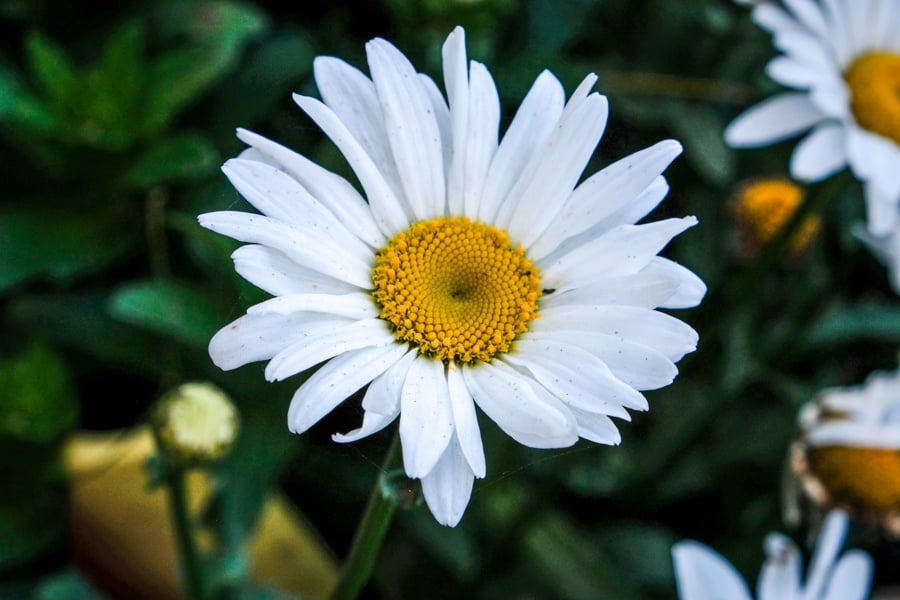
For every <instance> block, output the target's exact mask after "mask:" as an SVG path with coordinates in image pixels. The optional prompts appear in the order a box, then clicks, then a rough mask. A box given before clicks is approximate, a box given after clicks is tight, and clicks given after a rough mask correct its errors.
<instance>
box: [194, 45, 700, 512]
mask: <svg viewBox="0 0 900 600" xmlns="http://www.w3.org/2000/svg"><path fill="white" fill-rule="evenodd" d="M366 54H367V58H368V63H369V69H370V72H371V78H370V77H368V76H366V75H365V74H363V73H362V72H360V71H358V70H357V69H355V68H354V67H352V66H350V65H348V64H347V63H345V62H343V61H341V60H338V59H336V58H331V57H320V58H318V59H316V61H315V65H314V70H315V77H316V83H317V84H318V87H319V91H320V93H321V94H322V98H323V100H324V101H319V100H317V99H315V98H311V97H306V96H299V95H295V96H294V99H295V101H296V102H297V104H299V105H300V107H301V108H302V109H303V110H304V111H306V113H307V114H308V115H309V116H310V117H311V118H312V119H313V120H314V121H315V122H316V123H317V124H318V125H319V126H320V127H321V128H322V130H323V131H324V132H325V133H326V134H327V135H328V136H329V137H330V138H331V140H332V141H333V142H334V143H335V144H336V145H337V147H338V148H339V149H340V151H341V152H342V153H343V155H344V157H345V158H346V159H347V161H348V163H349V164H350V167H351V168H352V169H353V171H354V173H355V175H356V177H357V179H358V180H359V183H360V185H361V186H362V189H363V194H362V195H361V194H360V193H359V192H357V190H356V189H355V188H354V187H353V186H352V185H351V184H350V183H348V182H347V181H346V180H344V179H343V178H341V177H339V176H338V175H335V174H334V173H331V172H328V171H326V170H324V169H322V168H321V167H319V166H317V165H315V164H314V163H312V162H311V161H309V160H308V159H306V158H304V157H303V156H301V155H299V154H296V153H294V152H292V151H290V150H288V149H287V148H284V147H283V146H280V145H278V144H276V143H275V142H272V141H270V140H268V139H266V138H264V137H261V136H259V135H256V134H254V133H250V132H249V131H244V130H239V132H238V137H239V138H240V139H241V140H243V141H244V142H246V143H247V144H249V145H250V146H251V148H250V149H248V150H247V151H245V152H244V154H242V155H241V157H240V158H238V159H234V160H230V161H228V162H227V163H226V164H225V166H224V168H223V170H224V172H225V174H226V175H227V176H228V178H229V179H230V180H231V182H232V183H233V184H234V186H235V187H236V188H237V189H238V191H239V192H240V193H241V194H243V196H244V197H245V198H246V199H247V200H248V201H249V202H250V203H251V204H253V205H254V206H255V207H256V208H257V209H259V210H260V212H262V213H263V215H258V214H248V213H242V212H217V213H211V214H206V215H202V216H201V217H200V223H201V224H202V225H203V226H205V227H208V228H209V229H212V230H213V231H217V232H219V233H222V234H224V235H228V236H230V237H233V238H236V239H238V240H240V241H242V242H247V243H248V245H246V246H243V247H241V248H239V249H238V250H237V251H236V252H235V253H234V260H235V267H236V269H237V271H238V272H239V273H240V274H241V275H242V276H244V277H245V278H246V279H248V280H249V281H250V282H252V283H254V284H256V285H257V286H259V287H261V288H262V289H264V290H266V291H267V292H269V293H271V294H272V295H274V296H275V298H273V299H271V300H268V301H266V302H263V303H261V304H258V305H256V306H253V307H251V308H250V309H249V310H248V311H247V315H246V316H243V317H241V318H239V319H238V320H236V321H235V322H233V323H232V324H230V325H228V326H227V327H225V328H224V329H222V330H221V331H220V332H219V333H217V334H216V336H215V337H214V338H213V339H212V341H211V342H210V347H209V352H210V355H211V357H212V358H213V361H214V362H215V363H216V364H217V365H218V366H219V367H221V368H223V369H234V368H236V367H239V366H241V365H244V364H246V363H249V362H253V361H259V360H268V361H269V363H268V365H267V367H266V370H265V375H266V378H267V379H269V380H272V381H275V380H281V379H285V378H288V377H291V376H293V375H296V374H299V373H301V372H303V371H306V370H308V369H311V368H313V367H316V366H317V365H318V366H319V368H318V370H317V371H316V372H315V373H314V374H313V375H312V376H310V377H309V379H307V380H306V381H305V382H304V383H303V385H301V386H300V388H299V389H298V390H297V392H296V393H295V395H294V397H293V400H292V401H291V406H290V409H289V410H288V426H289V428H290V429H291V431H294V432H296V433H302V432H304V431H306V430H307V429H309V428H310V427H311V426H312V425H313V424H315V423H316V422H317V421H319V420H320V419H321V418H322V417H323V416H324V415H326V414H327V413H329V412H330V411H331V410H332V409H334V408H335V407H336V406H337V405H338V404H340V403H341V402H343V401H344V400H345V399H346V398H347V397H348V396H350V395H351V394H353V393H354V392H356V391H357V390H360V389H362V388H364V387H365V386H367V385H368V388H367V389H366V391H365V395H364V397H363V400H362V408H363V410H364V414H363V418H362V425H361V426H360V428H359V429H356V430H354V431H351V432H350V433H347V434H338V435H335V436H334V439H335V440H336V441H339V442H349V441H353V440H358V439H360V438H362V437H365V436H367V435H369V434H372V433H374V432H376V431H379V430H381V429H382V428H384V427H386V426H387V425H389V424H390V423H392V422H393V421H394V420H395V419H397V417H399V418H400V426H399V431H400V440H401V446H402V451H403V463H404V466H405V470H406V473H407V474H408V475H409V477H412V478H418V479H421V482H422V490H423V494H424V497H425V501H426V503H427V504H428V506H429V508H430V509H431V511H432V513H433V514H434V516H435V517H436V518H437V520H438V521H440V522H441V523H443V524H446V525H455V524H456V523H457V522H458V521H459V519H460V518H461V516H462V514H463V511H464V510H465V508H466V505H467V504H468V501H469V497H470V495H471V490H472V484H473V480H474V478H475V477H484V475H485V473H486V465H485V457H484V451H483V448H482V441H481V434H480V432H479V424H478V419H477V418H476V410H475V407H476V406H478V407H479V408H480V409H481V410H482V411H483V412H484V413H485V414H486V415H487V416H488V417H489V418H490V419H491V420H493V421H494V422H495V423H496V424H497V425H498V426H499V427H500V428H501V429H502V430H503V431H505V432H506V433H507V434H508V435H510V436H511V437H512V438H513V439H515V440H516V441H518V442H520V443H522V444H524V445H526V446H531V447H535V448H557V447H564V446H569V445H572V444H574V443H575V441H576V440H577V439H578V438H579V437H583V438H586V439H588V440H592V441H594V442H598V443H602V444H617V443H619V441H620V436H619V433H618V431H617V429H616V426H615V425H614V424H613V422H612V420H611V419H610V417H617V418H621V419H626V420H627V419H629V414H628V409H633V410H646V409H647V407H648V405H647V400H646V399H645V398H644V396H643V394H641V391H643V390H652V389H657V388H660V387H663V386H665V385H668V384H669V383H671V382H672V380H673V379H674V377H675V375H676V373H677V369H676V367H675V362H677V361H678V360H680V359H681V357H682V356H684V354H685V353H687V352H691V351H693V350H694V348H695V346H696V343H697V334H696V332H694V330H693V329H691V328H690V327H688V326H687V325H685V324H684V323H682V322H681V321H679V320H677V319H675V318H673V317H671V316H669V315H667V314H665V313H662V312H658V311H657V310H655V309H656V308H658V307H664V308H683V307H690V306H695V305H696V304H698V303H699V301H700V299H701V298H702V296H703V295H704V293H705V286H704V284H703V282H702V281H700V279H698V278H697V276H696V275H694V274H693V273H691V272H690V271H689V270H687V269H686V268H684V267H682V266H680V265H678V264H676V263H674V262H672V261H670V260H667V259H664V258H660V257H658V256H657V253H658V252H659V251H660V250H661V249H662V248H663V247H664V246H665V245H666V244H668V242H669V241H670V240H671V239H672V238H673V237H675V236H676V235H678V234H679V233H681V232H682V231H684V230H685V229H687V228H689V227H691V226H693V225H694V224H695V223H696V219H695V218H693V217H686V218H672V219H666V220H663V221H657V222H653V223H649V224H645V225H634V223H635V222H636V221H638V220H640V219H641V218H643V217H644V215H646V214H647V213H648V212H650V211H651V210H653V208H654V207H655V206H656V205H657V204H658V203H659V202H660V201H661V200H662V198H663V197H664V196H665V195H666V193H667V191H668V185H667V184H666V181H665V179H664V178H663V177H662V175H661V173H662V171H663V170H664V169H665V168H666V167H667V166H668V164H669V163H670V162H671V161H672V160H673V159H674V158H675V157H676V156H677V155H678V154H679V153H680V152H681V146H680V145H679V144H678V143H677V142H675V141H671V140H670V141H664V142H660V143H658V144H656V145H655V146H652V147H651V148H648V149H646V150H643V151H640V152H638V153H636V154H633V155H631V156H629V157H627V158H624V159H622V160H620V161H618V162H616V163H614V164H612V165H610V166H609V167H607V168H606V169H604V170H602V171H600V172H599V173H597V174H595V175H593V176H591V177H589V178H587V179H586V180H584V181H582V182H581V183H579V179H580V178H581V174H582V171H583V169H584V167H585V166H586V165H587V162H588V160H589V159H590V157H591V155H592V154H593V151H594V148H595V147H596V145H597V143H598V142H599V140H600V137H601V135H602V133H603V129H604V127H605V125H606V118H607V101H606V98H605V97H603V96H601V95H599V94H597V93H596V92H591V88H592V86H593V84H594V82H595V81H596V77H595V76H594V75H590V76H588V77H587V78H586V79H585V80H584V81H583V82H582V83H581V85H579V86H578V88H577V89H576V90H575V92H574V93H573V94H572V95H571V96H570V98H569V100H568V102H566V101H565V98H564V94H563V88H562V85H561V84H560V83H559V81H558V80H557V79H556V78H555V77H554V76H553V75H551V74H550V73H549V72H546V71H545V72H543V73H541V75H540V76H539V77H538V78H537V80H536V81H535V82H534V85H533V86H532V87H531V90H530V91H529V92H528V95H527V96H526V97H525V99H524V101H523V103H522V105H521V107H520V108H519V110H518V112H517V113H516V114H515V116H514V118H513V119H512V122H511V123H510V126H509V128H508V129H507V131H506V134H505V135H504V136H503V137H502V139H500V138H498V128H499V123H500V102H499V98H498V94H497V90H496V88H495V86H494V81H493V79H492V78H491V76H490V74H489V73H488V71H487V69H486V68H485V67H484V65H482V64H480V63H478V62H474V61H472V62H471V63H469V62H468V61H467V59H466V51H465V38H464V32H463V30H462V29H460V28H457V29H456V30H454V31H453V33H451V34H450V36H449V37H448V38H447V41H446V43H445V44H444V46H443V63H444V64H443V66H444V84H445V87H446V90H447V99H446V100H445V98H444V96H443V95H442V94H441V92H440V91H439V89H438V86H437V85H436V84H435V83H434V81H432V80H431V79H430V78H429V77H427V76H426V75H423V74H421V73H417V72H416V70H415V68H414V67H413V66H412V64H410V62H409V61H408V60H407V59H406V57H404V56H403V54H401V53H400V52H399V51H398V50H397V49H396V48H395V47H394V46H392V45H391V44H389V43H388V42H386V41H384V40H382V39H375V40H372V41H371V42H369V43H368V44H367V45H366Z"/></svg>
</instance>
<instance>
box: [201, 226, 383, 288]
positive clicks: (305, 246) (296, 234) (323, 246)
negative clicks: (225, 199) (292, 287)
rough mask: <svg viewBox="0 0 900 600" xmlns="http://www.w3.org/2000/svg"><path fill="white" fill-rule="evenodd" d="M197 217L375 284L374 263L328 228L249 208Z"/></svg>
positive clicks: (309, 264)
mask: <svg viewBox="0 0 900 600" xmlns="http://www.w3.org/2000/svg"><path fill="white" fill-rule="evenodd" d="M197 220H198V221H199V222H200V224H201V225H202V226H203V227H206V228H207V229H211V230H213V231H215V232H216V233H221V234H222V235H227V236H228V237H231V238H234V239H236V240H238V241H241V242H248V243H251V244H262V245H263V246H268V247H270V248H274V249H275V250H278V251H280V252H283V253H284V254H285V255H287V257H288V258H290V259H291V260H292V261H294V262H296V263H297V264H299V265H302V266H304V267H306V268H309V269H313V270H315V271H319V272H320V273H324V274H326V275H330V276H331V277H334V278H335V279H338V280H340V281H346V282H347V283H352V284H353V285H355V286H357V287H361V288H364V289H365V288H370V287H371V286H372V270H371V266H370V265H369V264H367V263H365V262H361V261H360V260H359V259H358V258H357V257H356V256H354V255H353V254H350V253H348V252H347V251H346V250H345V249H344V248H342V247H341V246H340V245H339V244H337V243H335V241H334V240H333V239H332V238H331V237H329V236H328V233H327V232H324V231H318V230H315V229H312V228H307V229H299V228H297V227H295V226H293V225H290V224H288V223H285V222H283V221H277V220H275V219H271V218H269V217H264V216H262V215H254V214H252V213H245V212H232V211H221V212H213V213H206V214H203V215H200V216H199V217H198V219H197ZM373 259H374V255H373Z"/></svg>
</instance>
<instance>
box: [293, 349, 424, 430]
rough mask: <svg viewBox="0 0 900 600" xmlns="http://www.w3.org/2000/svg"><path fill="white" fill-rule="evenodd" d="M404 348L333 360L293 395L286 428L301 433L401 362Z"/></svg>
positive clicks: (358, 352) (367, 351) (362, 351)
mask: <svg viewBox="0 0 900 600" xmlns="http://www.w3.org/2000/svg"><path fill="white" fill-rule="evenodd" d="M405 352H406V348H405V347H404V346H401V345H399V344H389V345H387V346H380V347H370V348H362V349H360V350H354V351H350V352H345V353H344V354H341V355H340V356H336V357H335V358H333V359H331V360H330V361H328V362H327V363H325V364H324V365H322V366H321V367H320V368H319V370H317V371H316V372H315V373H313V374H312V375H311V376H310V378H309V379H307V380H306V381H305V382H303V385H301V386H300V388H299V389H298V390H297V391H296V392H295V393H294V397H293V398H292V399H291V406H290V408H288V428H289V429H290V430H291V431H293V432H294V433H303V432H304V431H306V430H307V429H309V428H310V427H312V426H313V425H314V424H316V423H318V422H319V420H320V419H321V418H322V417H324V416H325V415H327V414H328V413H330V412H331V411H332V410H334V408H335V407H336V406H337V405H338V404H340V403H341V402H343V401H344V400H346V399H347V398H349V397H350V395H352V394H353V393H354V392H356V391H357V390H358V389H360V388H362V387H363V386H364V385H366V384H367V383H369V382H370V381H372V380H373V379H374V378H376V377H378V376H379V375H381V374H382V373H384V372H385V370H387V369H389V368H390V367H391V366H392V365H394V364H395V363H396V362H397V361H398V360H400V359H401V358H402V357H403V355H404V353H405Z"/></svg>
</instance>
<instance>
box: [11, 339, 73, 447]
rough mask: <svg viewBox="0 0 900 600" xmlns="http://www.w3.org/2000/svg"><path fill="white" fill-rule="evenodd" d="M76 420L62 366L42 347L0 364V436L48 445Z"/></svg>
mask: <svg viewBox="0 0 900 600" xmlns="http://www.w3.org/2000/svg"><path fill="white" fill-rule="evenodd" d="M77 421H78V403H77V402H76V399H75V390H74V388H73V386H72V383H71V380H70V378H69V372H68V369H67V368H66V365H65V364H64V363H63V362H62V360H60V358H59V357H58V356H56V354H54V353H53V352H51V351H50V350H49V349H48V348H46V347H45V346H42V345H37V344H35V345H32V346H30V347H29V348H28V349H27V350H26V351H25V352H24V353H23V354H20V355H19V356H17V357H16V358H15V359H13V360H11V361H3V362H0V435H4V436H8V437H14V438H16V439H19V440H25V441H31V442H50V441H52V440H54V439H56V438H58V437H59V436H60V435H61V434H63V433H65V432H67V431H69V430H70V429H72V428H73V427H75V425H76V424H77Z"/></svg>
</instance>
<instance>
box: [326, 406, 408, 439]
mask: <svg viewBox="0 0 900 600" xmlns="http://www.w3.org/2000/svg"><path fill="white" fill-rule="evenodd" d="M399 415H400V407H399V405H398V406H397V410H396V411H394V412H392V413H390V414H387V415H383V414H381V413H377V412H372V411H370V410H367V411H364V412H363V421H362V425H361V426H360V427H358V428H357V429H354V430H352V431H348V432H347V433H335V434H333V435H332V436H331V439H332V441H335V442H337V443H339V444H348V443H350V442H356V441H359V440H361V439H363V438H365V437H368V436H370V435H372V434H373V433H378V432H379V431H381V430H382V429H384V428H385V427H387V426H388V425H390V424H391V423H393V422H394V419H396V418H397V417H398V416H399Z"/></svg>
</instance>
